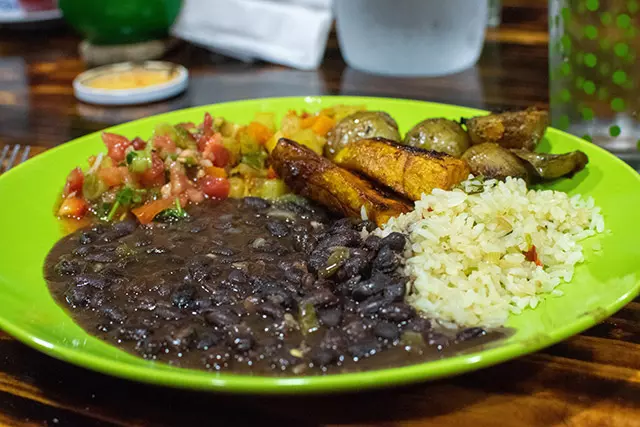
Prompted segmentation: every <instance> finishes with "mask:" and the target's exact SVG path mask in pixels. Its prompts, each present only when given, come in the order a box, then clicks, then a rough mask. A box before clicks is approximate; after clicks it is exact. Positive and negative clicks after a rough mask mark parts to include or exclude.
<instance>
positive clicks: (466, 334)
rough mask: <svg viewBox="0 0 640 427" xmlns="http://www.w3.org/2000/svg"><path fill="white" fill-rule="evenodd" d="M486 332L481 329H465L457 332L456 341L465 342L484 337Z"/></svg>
mask: <svg viewBox="0 0 640 427" xmlns="http://www.w3.org/2000/svg"><path fill="white" fill-rule="evenodd" d="M486 334H487V331H485V330H484V329H482V328H478V327H475V328H467V329H463V330H462V331H460V332H458V334H457V335H456V341H459V342H460V341H467V340H470V339H472V338H477V337H481V336H483V335H486Z"/></svg>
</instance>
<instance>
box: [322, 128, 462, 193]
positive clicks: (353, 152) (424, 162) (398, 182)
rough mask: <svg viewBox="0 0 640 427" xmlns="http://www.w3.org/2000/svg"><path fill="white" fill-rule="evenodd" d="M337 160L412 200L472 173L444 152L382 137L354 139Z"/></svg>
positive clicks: (459, 161)
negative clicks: (428, 149) (402, 143)
mask: <svg viewBox="0 0 640 427" xmlns="http://www.w3.org/2000/svg"><path fill="white" fill-rule="evenodd" d="M334 161H335V163H336V164H338V165H340V166H342V167H345V168H347V169H349V170H352V171H354V172H358V173H361V174H363V175H365V176H367V177H369V178H371V179H373V180H375V181H377V182H379V183H381V184H383V185H386V186H387V187H389V188H391V189H392V190H394V191H396V192H398V193H400V194H402V195H404V196H406V197H407V198H409V199H411V200H419V199H420V198H421V197H422V194H423V193H427V194H428V193H431V191H432V190H433V189H434V188H441V189H444V190H450V189H451V188H452V187H453V186H455V185H457V184H459V183H460V182H461V181H463V180H465V179H466V178H467V177H468V176H469V172H470V171H469V167H468V166H467V164H466V163H465V162H464V161H462V160H460V159H456V158H455V157H453V156H450V155H448V154H445V153H438V152H435V151H427V150H422V149H420V148H415V147H408V146H406V145H401V144H397V143H395V142H393V141H388V140H385V139H381V138H374V139H361V140H359V141H353V142H351V143H349V144H348V145H347V146H346V147H345V148H343V149H342V151H340V152H339V153H338V155H337V156H336V158H335V159H334Z"/></svg>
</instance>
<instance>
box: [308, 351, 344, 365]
mask: <svg viewBox="0 0 640 427" xmlns="http://www.w3.org/2000/svg"><path fill="white" fill-rule="evenodd" d="M337 359H338V353H337V352H336V351H335V350H331V349H324V348H316V349H314V350H313V351H312V352H311V361H312V362H313V364H314V365H316V366H327V365H331V364H332V363H334V362H335V361H336V360H337Z"/></svg>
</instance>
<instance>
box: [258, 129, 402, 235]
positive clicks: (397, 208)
mask: <svg viewBox="0 0 640 427" xmlns="http://www.w3.org/2000/svg"><path fill="white" fill-rule="evenodd" d="M270 161H271V165H272V166H273V168H274V169H275V171H276V172H277V173H278V176H280V177H282V179H284V181H285V183H286V184H287V185H288V186H289V188H290V189H291V190H292V191H293V192H295V193H296V194H300V195H302V196H304V197H308V198H309V199H312V200H314V201H316V202H318V203H320V204H323V205H325V206H326V207H328V208H329V209H331V210H333V211H335V212H338V213H341V214H343V215H345V216H350V217H358V218H359V217H360V216H361V215H362V207H363V206H364V209H365V210H366V213H367V216H368V218H369V219H370V220H373V221H375V222H376V223H377V224H378V225H382V224H384V223H385V222H386V221H387V220H388V219H389V218H391V217H395V216H398V215H400V214H402V213H405V212H409V211H410V210H411V207H410V206H409V204H408V203H406V202H404V201H402V200H399V199H397V198H395V197H393V196H388V195H385V194H383V193H382V192H381V191H379V190H377V189H375V188H374V187H373V185H372V184H371V183H370V182H369V181H366V180H364V179H362V178H360V177H359V176H357V175H354V174H353V173H351V172H349V171H347V170H346V169H342V168H341V167H339V166H336V165H334V164H333V163H331V162H330V161H329V160H327V159H326V158H324V157H322V156H320V155H318V154H316V153H314V152H313V151H312V150H310V149H308V148H306V147H303V146H302V145H300V144H297V143H296V142H294V141H291V140H288V139H285V138H281V139H280V141H278V144H277V145H276V146H275V148H274V149H273V151H272V152H271V156H270Z"/></svg>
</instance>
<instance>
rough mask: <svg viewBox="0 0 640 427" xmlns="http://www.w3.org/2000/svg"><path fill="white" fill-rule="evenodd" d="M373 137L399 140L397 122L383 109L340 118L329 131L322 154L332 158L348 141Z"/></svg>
mask: <svg viewBox="0 0 640 427" xmlns="http://www.w3.org/2000/svg"><path fill="white" fill-rule="evenodd" d="M374 137H380V138H386V139H390V140H392V141H400V133H399V132H398V124H397V123H396V121H395V120H393V118H392V117H391V116H390V115H388V114H387V113H385V112H383V111H359V112H357V113H354V114H351V115H349V116H347V117H345V118H344V119H342V120H340V121H339V122H338V124H336V126H335V127H334V128H333V129H332V130H331V131H329V133H328V134H327V145H325V147H324V154H325V156H327V157H328V158H330V159H333V158H334V157H335V156H336V154H338V152H339V151H340V150H342V148H343V147H344V146H345V145H347V144H348V143H349V142H351V141H356V140H358V139H365V138H374Z"/></svg>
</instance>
